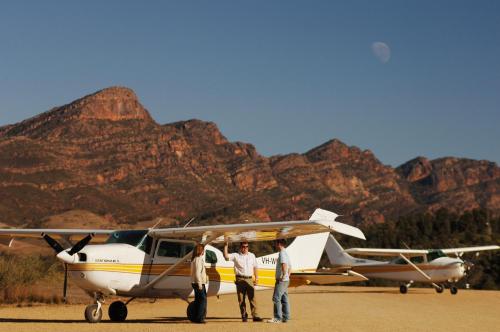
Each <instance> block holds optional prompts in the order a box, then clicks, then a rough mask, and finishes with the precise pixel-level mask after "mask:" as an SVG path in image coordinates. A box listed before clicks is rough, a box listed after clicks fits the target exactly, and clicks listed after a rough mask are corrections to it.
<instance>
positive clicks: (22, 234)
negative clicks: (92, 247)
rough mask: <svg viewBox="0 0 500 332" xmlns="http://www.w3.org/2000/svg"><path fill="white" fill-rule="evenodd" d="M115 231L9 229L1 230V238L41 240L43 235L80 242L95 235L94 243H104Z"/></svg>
mask: <svg viewBox="0 0 500 332" xmlns="http://www.w3.org/2000/svg"><path fill="white" fill-rule="evenodd" d="M113 232H114V230H107V229H48V228H47V229H43V228H39V229H20V228H7V229H5V228H4V229H0V238H4V239H15V238H41V237H42V234H47V235H50V237H52V238H54V239H57V240H60V239H67V240H70V241H79V240H81V239H83V238H84V237H85V236H87V235H89V234H91V233H92V234H94V238H93V240H92V241H93V242H104V241H106V239H107V238H108V236H109V234H111V233H113Z"/></svg>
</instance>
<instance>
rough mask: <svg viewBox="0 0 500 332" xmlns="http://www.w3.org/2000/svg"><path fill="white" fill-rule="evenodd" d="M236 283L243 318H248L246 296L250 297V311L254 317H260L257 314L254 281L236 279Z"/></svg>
mask: <svg viewBox="0 0 500 332" xmlns="http://www.w3.org/2000/svg"><path fill="white" fill-rule="evenodd" d="M235 283H236V293H237V294H238V303H239V305H240V312H241V317H247V305H246V302H245V296H248V301H249V302H250V310H251V311H252V317H259V315H258V314H257V302H256V300H255V289H254V287H253V281H252V279H250V278H248V279H245V278H238V277H236V282H235Z"/></svg>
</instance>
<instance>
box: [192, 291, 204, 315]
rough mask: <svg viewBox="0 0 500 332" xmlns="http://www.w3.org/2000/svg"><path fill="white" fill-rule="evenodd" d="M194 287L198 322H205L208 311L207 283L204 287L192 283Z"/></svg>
mask: <svg viewBox="0 0 500 332" xmlns="http://www.w3.org/2000/svg"><path fill="white" fill-rule="evenodd" d="M192 286H193V289H194V303H195V306H196V319H195V321H196V322H203V321H204V320H205V314H206V311H207V290H206V288H205V285H203V287H202V289H199V288H198V285H197V284H192Z"/></svg>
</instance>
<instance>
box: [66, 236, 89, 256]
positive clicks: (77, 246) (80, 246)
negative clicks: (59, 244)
mask: <svg viewBox="0 0 500 332" xmlns="http://www.w3.org/2000/svg"><path fill="white" fill-rule="evenodd" d="M93 237H94V234H89V235H87V236H86V237H84V238H83V239H81V240H80V241H78V242H77V243H76V244H75V245H74V246H73V248H71V250H70V251H68V254H69V255H70V256H73V255H74V254H76V253H77V252H79V251H80V250H82V249H83V247H85V246H86V245H87V244H88V243H89V242H90V240H92V238H93Z"/></svg>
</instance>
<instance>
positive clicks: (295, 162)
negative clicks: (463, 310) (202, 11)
mask: <svg viewBox="0 0 500 332" xmlns="http://www.w3.org/2000/svg"><path fill="white" fill-rule="evenodd" d="M0 187H1V189H0V223H3V224H5V225H9V226H24V227H26V226H44V225H46V224H47V223H48V222H49V221H50V220H52V219H51V218H52V217H53V216H55V215H64V214H67V213H70V212H71V211H81V210H83V211H85V212H86V213H92V214H94V215H98V216H100V217H101V220H102V223H104V225H102V226H103V227H106V226H109V225H111V224H113V225H116V224H136V223H138V222H143V221H148V220H152V219H155V218H158V217H163V218H165V220H169V221H172V222H174V220H178V223H182V222H183V220H187V219H190V218H191V217H197V221H196V222H199V223H214V222H238V221H242V220H290V219H295V218H307V217H308V216H309V214H310V213H311V212H312V211H313V210H314V209H315V208H316V207H322V208H325V209H329V210H333V211H335V212H337V213H339V214H342V215H343V221H347V222H351V223H356V224H359V223H380V222H384V221H385V220H387V219H388V218H389V219H390V218H397V217H398V216H401V215H406V214H410V213H415V212H427V211H430V212H432V211H436V210H439V209H441V208H446V209H448V210H451V211H456V212H462V211H465V210H472V209H476V208H484V209H488V210H490V211H492V212H493V213H495V214H498V212H500V168H499V167H498V166H497V164H496V163H494V162H491V161H486V160H472V159H464V158H453V157H444V158H439V159H435V160H429V159H427V158H424V157H417V158H415V159H412V160H410V161H408V162H406V163H404V164H403V165H401V166H399V167H396V168H394V167H391V166H388V165H384V164H383V163H381V162H380V161H379V160H378V159H377V158H376V156H375V155H374V154H373V153H372V152H371V151H369V150H362V149H360V148H358V147H355V146H348V145H346V144H345V143H343V142H341V141H340V140H338V139H333V140H330V141H328V142H326V143H324V144H322V145H320V146H318V147H315V148H312V149H311V150H309V151H307V152H305V153H292V154H285V155H276V156H271V157H265V156H263V155H261V154H259V152H258V151H257V150H256V149H255V147H254V146H253V145H251V144H248V143H243V142H230V141H228V140H227V138H226V137H224V135H223V134H222V133H221V132H220V131H219V129H218V128H217V125H216V124H214V123H212V122H205V121H200V120H195V119H194V120H187V121H179V122H175V123H169V124H163V125H161V124H158V123H156V122H155V120H154V119H153V118H152V117H151V115H150V114H149V112H148V111H147V110H146V109H145V108H144V107H143V106H142V105H141V103H140V102H139V100H138V98H137V96H136V94H135V93H134V91H132V90H131V89H128V88H124V87H110V88H106V89H103V90H100V91H98V92H96V93H94V94H91V95H88V96H85V97H83V98H80V99H78V100H76V101H73V102H71V103H69V104H67V105H63V106H60V107H55V108H53V109H51V110H49V111H47V112H45V113H41V114H39V115H37V116H35V117H32V118H30V119H27V120H24V121H22V122H20V123H16V124H12V125H7V126H3V127H0ZM71 220H72V221H71V222H68V223H70V224H69V225H66V226H67V227H77V226H78V223H79V221H78V219H77V218H76V219H75V218H71ZM106 223H108V224H109V225H106Z"/></svg>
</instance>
